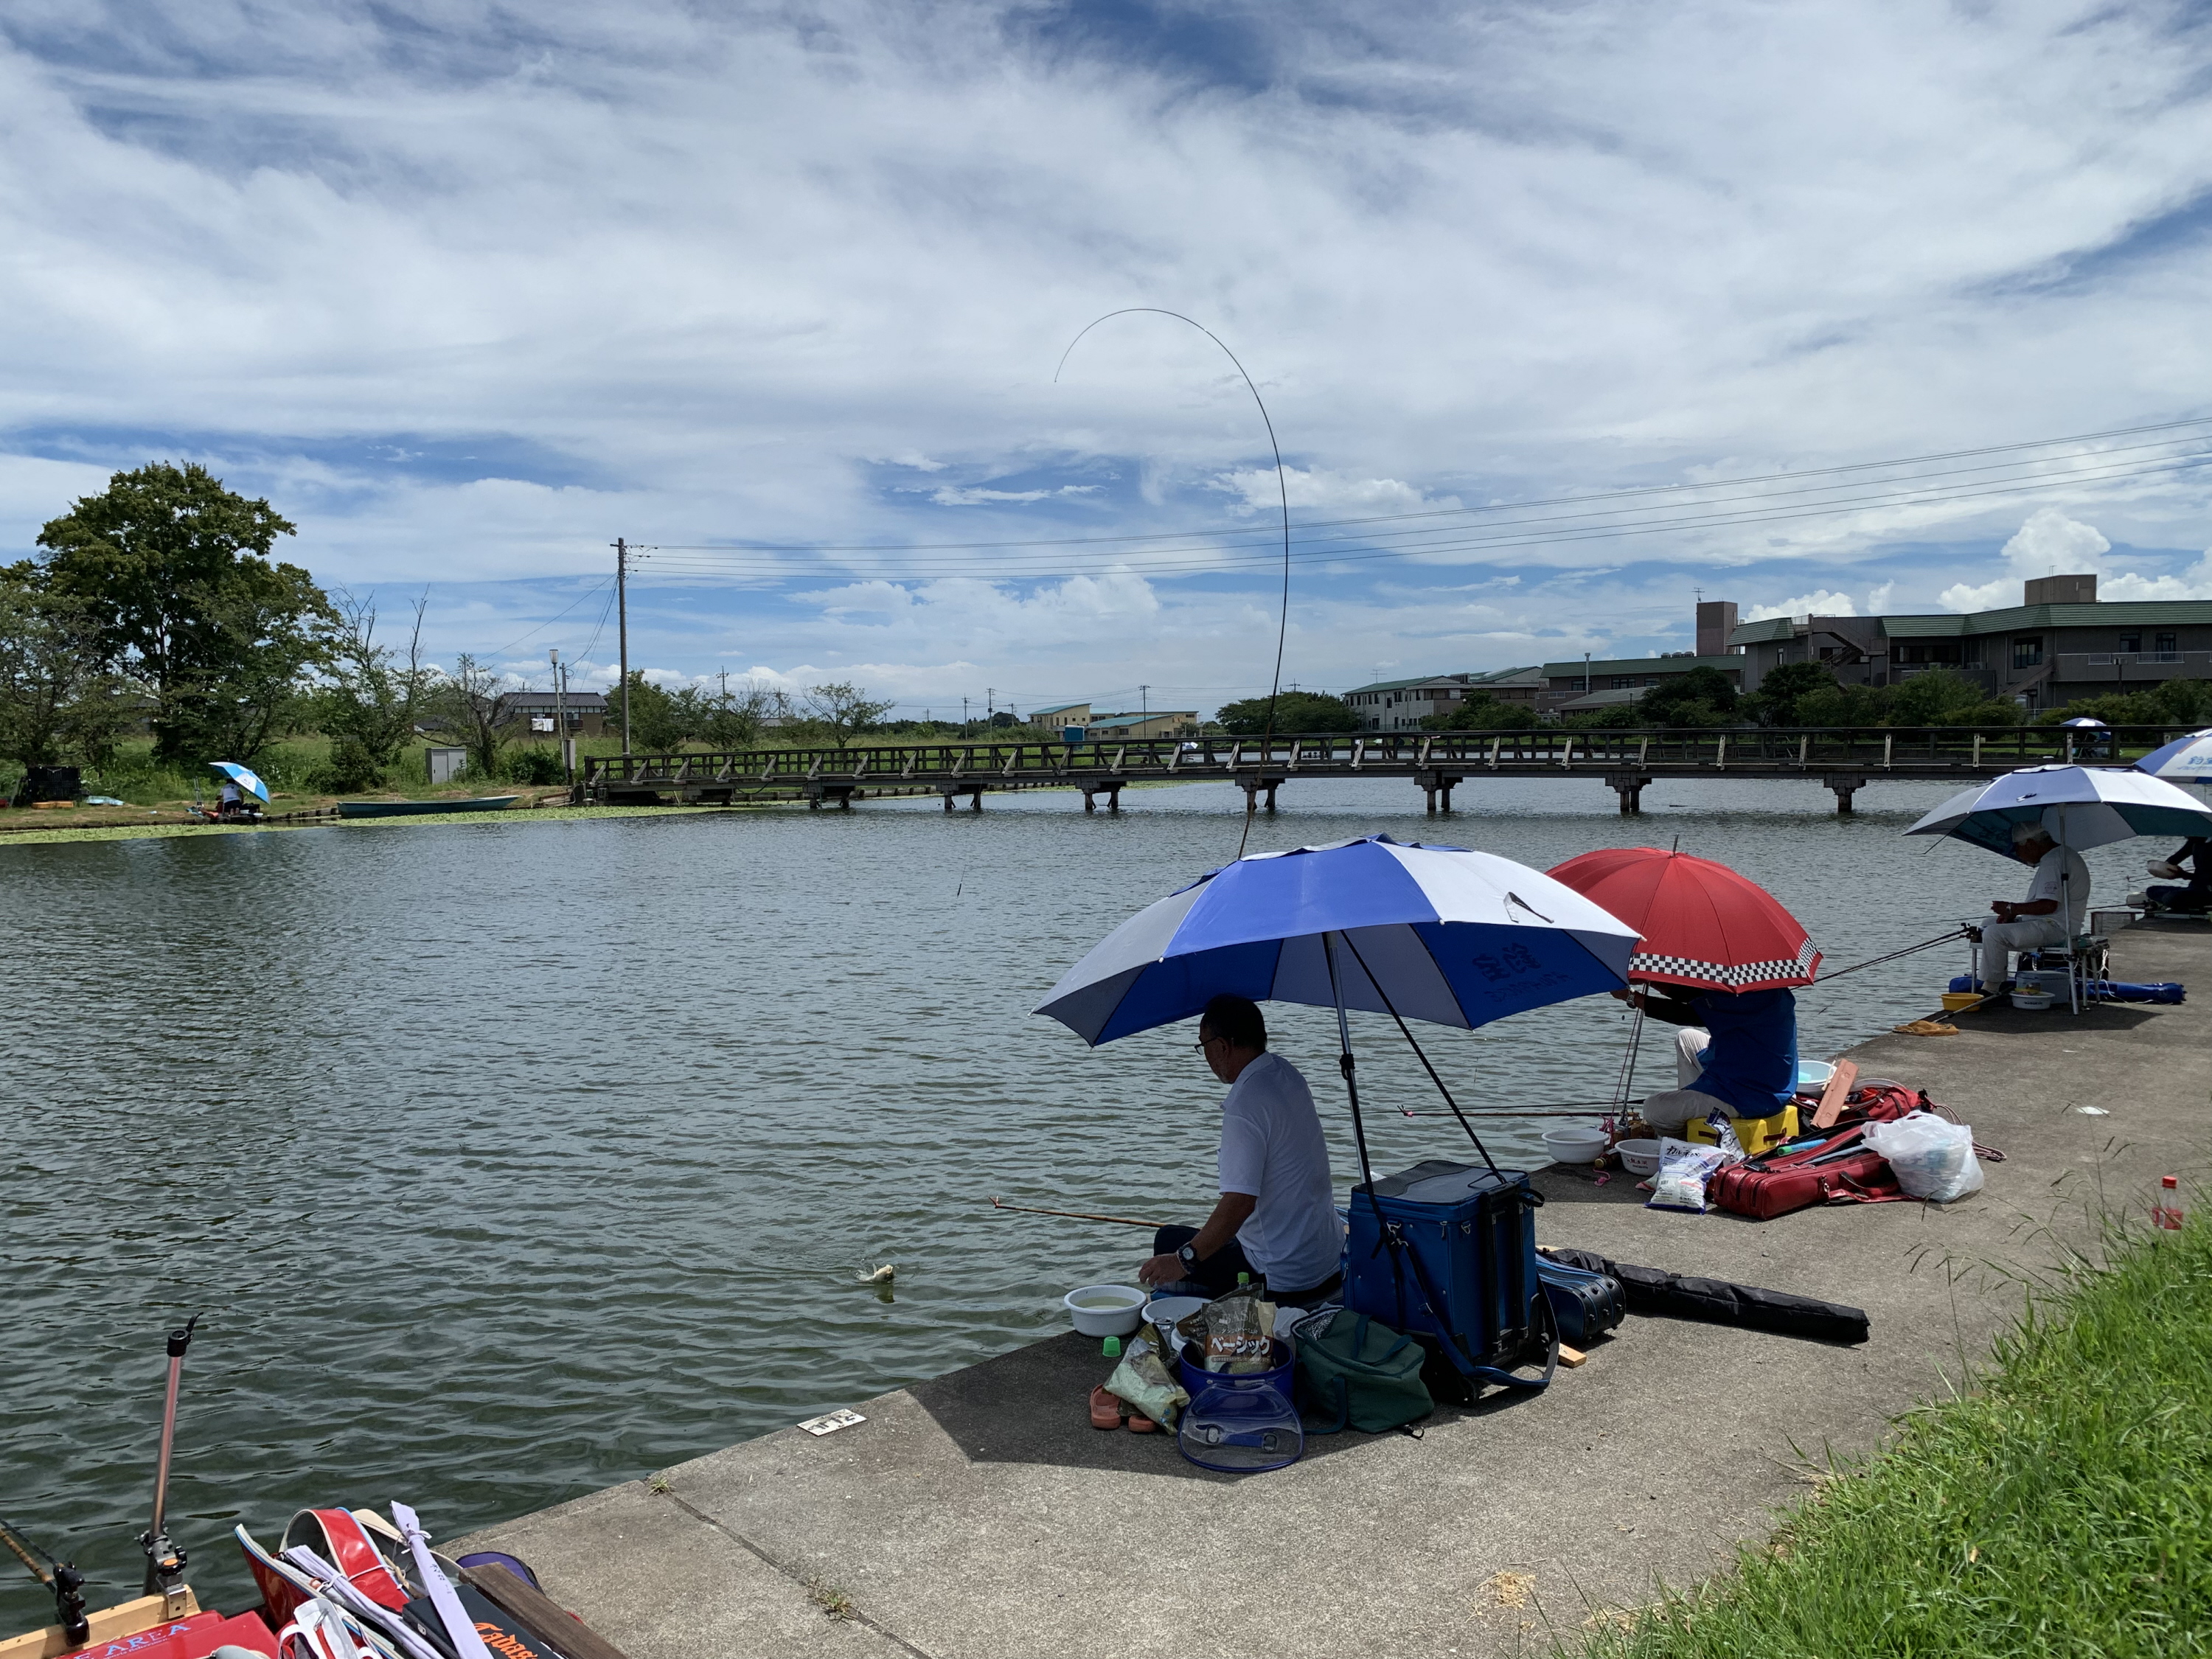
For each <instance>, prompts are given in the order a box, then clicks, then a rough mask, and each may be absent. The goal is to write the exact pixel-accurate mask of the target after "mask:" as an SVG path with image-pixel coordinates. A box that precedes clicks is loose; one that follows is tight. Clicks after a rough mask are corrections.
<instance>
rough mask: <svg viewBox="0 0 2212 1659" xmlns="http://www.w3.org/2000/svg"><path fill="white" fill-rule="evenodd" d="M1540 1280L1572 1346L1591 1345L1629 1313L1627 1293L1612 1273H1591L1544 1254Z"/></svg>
mask: <svg viewBox="0 0 2212 1659" xmlns="http://www.w3.org/2000/svg"><path fill="white" fill-rule="evenodd" d="M1536 1282H1537V1283H1538V1284H1540V1285H1542V1286H1543V1287H1544V1295H1545V1296H1546V1297H1547V1298H1548V1299H1549V1301H1550V1302H1551V1304H1552V1318H1553V1321H1554V1322H1556V1323H1557V1324H1558V1326H1559V1340H1560V1341H1562V1342H1565V1343H1566V1344H1567V1345H1568V1346H1571V1347H1577V1348H1587V1347H1588V1346H1589V1345H1590V1344H1591V1343H1592V1342H1593V1341H1595V1340H1596V1339H1597V1338H1599V1337H1601V1336H1603V1335H1604V1334H1606V1333H1607V1331H1609V1330H1611V1329H1613V1327H1614V1326H1616V1325H1618V1324H1620V1322H1621V1321H1622V1320H1623V1319H1625V1318H1626V1317H1627V1316H1628V1298H1627V1296H1626V1293H1625V1292H1624V1291H1622V1290H1621V1287H1620V1280H1619V1279H1615V1278H1614V1277H1613V1275H1612V1274H1611V1273H1591V1272H1589V1271H1588V1270H1587V1269H1584V1268H1582V1267H1569V1266H1568V1265H1567V1264H1566V1263H1565V1262H1564V1261H1553V1260H1552V1259H1551V1257H1549V1256H1546V1255H1540V1256H1538V1257H1537V1258H1536Z"/></svg>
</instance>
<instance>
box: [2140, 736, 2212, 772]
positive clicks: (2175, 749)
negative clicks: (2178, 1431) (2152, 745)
mask: <svg viewBox="0 0 2212 1659" xmlns="http://www.w3.org/2000/svg"><path fill="white" fill-rule="evenodd" d="M2136 771H2138V772H2148V773H2149V774H2150V775H2151V776H2153V777H2154V778H2171V779H2174V780H2177V781H2180V782H2183V783H2212V726H2208V727H2206V728H2205V729H2204V730H2203V731H2202V732H2191V733H2190V734H2189V735H2188V736H2187V737H2185V738H2175V739H2174V740H2173V741H2172V743H2169V744H2166V745H2165V746H2164V747H2163V748H2160V749H2154V750H2151V751H2150V753H2148V755H2145V756H2144V757H2142V759H2141V760H2139V761H2137V762H2136Z"/></svg>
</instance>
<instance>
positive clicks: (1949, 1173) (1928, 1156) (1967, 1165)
mask: <svg viewBox="0 0 2212 1659" xmlns="http://www.w3.org/2000/svg"><path fill="white" fill-rule="evenodd" d="M1866 1144H1867V1145H1868V1146H1871V1147H1872V1148H1874V1150H1875V1152H1880V1153H1881V1155H1882V1156H1883V1157H1884V1158H1887V1159H1888V1160H1889V1167H1890V1168H1891V1169H1893V1170H1895V1171H1896V1172H1897V1184H1898V1185H1899V1187H1901V1188H1904V1189H1905V1195H1906V1196H1907V1197H1909V1198H1924V1199H1928V1200H1931V1201H1932V1202H1935V1203H1937V1204H1948V1203H1950V1202H1951V1201H1952V1200H1954V1199H1960V1198H1964V1197H1965V1196H1966V1194H1968V1193H1978V1192H1979V1191H1981V1189H1982V1166H1981V1164H1980V1162H1979V1161H1978V1159H1976V1158H1975V1157H1974V1132H1973V1131H1972V1129H1970V1128H1968V1127H1966V1125H1965V1124H1963V1123H1953V1122H1951V1121H1948V1120H1947V1119H1944V1118H1940V1117H1937V1116H1936V1115H1935V1114H1934V1113H1932V1112H1914V1113H1913V1114H1911V1115H1910V1116H1908V1117H1901V1118H1899V1119H1898V1120H1897V1121H1895V1122H1894V1123H1869V1124H1868V1125H1867V1128H1866Z"/></svg>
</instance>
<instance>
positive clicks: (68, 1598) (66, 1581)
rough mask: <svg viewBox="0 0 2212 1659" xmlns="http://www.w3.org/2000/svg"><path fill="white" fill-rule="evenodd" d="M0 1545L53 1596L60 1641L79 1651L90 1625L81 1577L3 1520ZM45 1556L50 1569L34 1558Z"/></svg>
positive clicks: (88, 1637)
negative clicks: (60, 1633)
mask: <svg viewBox="0 0 2212 1659" xmlns="http://www.w3.org/2000/svg"><path fill="white" fill-rule="evenodd" d="M0 1544H5V1545H7V1547H9V1550H11V1551H12V1552H14V1553H15V1559H17V1560H18V1561H21V1563H22V1564H23V1565H25V1566H27V1567H28V1568H29V1569H30V1570H31V1573H32V1576H33V1577H35V1578H37V1579H38V1581H39V1582H40V1583H41V1584H44V1585H45V1586H46V1588H47V1589H50V1590H52V1592H53V1593H54V1611H55V1612H56V1613H58V1615H59V1617H58V1620H57V1621H56V1622H57V1623H58V1624H59V1625H60V1626H61V1627H62V1638H63V1640H64V1642H65V1643H66V1644H68V1645H69V1646H70V1647H72V1648H81V1647H82V1646H84V1645H85V1644H87V1643H88V1642H90V1641H91V1640H92V1626H91V1623H90V1621H88V1620H87V1619H86V1618H85V1613H84V1575H83V1574H82V1573H81V1572H79V1571H77V1570H76V1564H75V1563H74V1562H70V1561H64V1560H63V1559H60V1558H59V1557H58V1556H57V1555H55V1554H54V1553H53V1552H52V1551H51V1550H42V1549H40V1548H39V1547H38V1546H37V1545H36V1544H33V1542H31V1541H30V1540H29V1539H28V1538H27V1537H25V1536H24V1535H23V1534H21V1532H20V1531H18V1530H17V1529H16V1528H14V1527H12V1526H10V1525H9V1524H8V1522H5V1521H0ZM41 1555H43V1556H45V1557H46V1559H47V1560H48V1561H49V1562H51V1563H52V1566H51V1568H48V1567H42V1566H40V1565H39V1562H38V1557H40V1556H41Z"/></svg>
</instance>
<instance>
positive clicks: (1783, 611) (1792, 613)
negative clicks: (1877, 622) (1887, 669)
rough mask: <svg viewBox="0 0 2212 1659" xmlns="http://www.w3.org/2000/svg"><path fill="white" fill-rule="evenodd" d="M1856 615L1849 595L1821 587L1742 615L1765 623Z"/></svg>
mask: <svg viewBox="0 0 2212 1659" xmlns="http://www.w3.org/2000/svg"><path fill="white" fill-rule="evenodd" d="M1884 586H1887V584H1884ZM1876 592H1881V589H1877V590H1876ZM1885 597H1887V595H1885ZM1858 614H1859V613H1858V612H1857V610H1855V609H1854V608H1853V607H1852V605H1851V596H1850V594H1848V593H1832V592H1829V591H1828V590H1827V589H1826V588H1825V587H1823V588H1820V589H1819V590H1818V591H1816V592H1811V593H1800V594H1799V595H1798V596H1797V597H1796V599H1784V600H1783V601H1782V602H1781V603H1780V604H1779V605H1753V606H1752V608H1751V609H1750V610H1748V611H1745V612H1744V613H1743V620H1744V621H1746V622H1765V621H1766V620H1768V619H1769V618H1770V617H1856V616H1857V615H1858Z"/></svg>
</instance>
